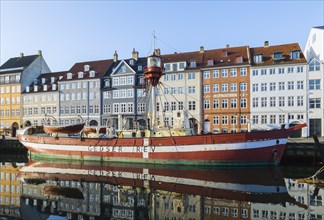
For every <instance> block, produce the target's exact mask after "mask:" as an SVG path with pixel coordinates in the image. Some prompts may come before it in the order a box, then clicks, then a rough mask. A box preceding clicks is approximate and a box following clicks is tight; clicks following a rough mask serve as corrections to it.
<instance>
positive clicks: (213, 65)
mask: <svg viewBox="0 0 324 220" xmlns="http://www.w3.org/2000/svg"><path fill="white" fill-rule="evenodd" d="M249 54H250V53H249V47H247V46H242V47H230V46H229V45H227V46H226V48H222V49H215V50H206V51H204V60H203V66H202V69H201V71H202V75H203V90H202V92H203V97H204V99H203V100H204V103H203V109H204V131H205V132H213V133H228V132H231V133H233V132H234V133H235V132H242V131H247V130H248V129H249V126H248V125H249V119H250V91H249V88H250V65H251V61H250V56H249Z"/></svg>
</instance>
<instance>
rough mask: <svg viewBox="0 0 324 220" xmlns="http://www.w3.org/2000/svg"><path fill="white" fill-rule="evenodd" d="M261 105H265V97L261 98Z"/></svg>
mask: <svg viewBox="0 0 324 220" xmlns="http://www.w3.org/2000/svg"><path fill="white" fill-rule="evenodd" d="M261 107H267V97H262V98H261Z"/></svg>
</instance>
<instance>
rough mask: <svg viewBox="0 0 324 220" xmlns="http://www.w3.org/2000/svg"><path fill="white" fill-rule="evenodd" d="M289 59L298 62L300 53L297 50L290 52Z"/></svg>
mask: <svg viewBox="0 0 324 220" xmlns="http://www.w3.org/2000/svg"><path fill="white" fill-rule="evenodd" d="M290 59H292V60H299V59H300V51H299V50H294V51H291V53H290Z"/></svg>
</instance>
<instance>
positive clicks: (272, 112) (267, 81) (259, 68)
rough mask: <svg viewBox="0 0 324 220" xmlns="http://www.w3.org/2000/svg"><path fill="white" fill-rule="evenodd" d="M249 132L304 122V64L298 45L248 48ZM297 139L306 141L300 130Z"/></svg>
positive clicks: (303, 130)
mask: <svg viewBox="0 0 324 220" xmlns="http://www.w3.org/2000/svg"><path fill="white" fill-rule="evenodd" d="M250 51H251V59H252V67H251V73H250V75H251V87H250V92H251V103H250V105H251V123H252V129H256V130H259V129H269V126H270V128H273V127H275V128H280V127H281V125H283V124H289V126H291V125H293V124H299V123H304V122H307V63H306V59H305V57H304V55H303V52H302V51H301V49H300V47H299V45H298V44H297V43H294V44H283V45H275V46H270V45H269V42H267V41H266V42H265V44H264V46H263V47H256V48H251V49H250ZM295 136H296V137H300V136H302V137H306V136H307V128H303V129H302V130H301V131H300V132H299V133H298V134H295Z"/></svg>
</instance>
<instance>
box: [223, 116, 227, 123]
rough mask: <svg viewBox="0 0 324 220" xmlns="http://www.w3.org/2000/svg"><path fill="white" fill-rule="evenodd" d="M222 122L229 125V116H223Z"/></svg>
mask: <svg viewBox="0 0 324 220" xmlns="http://www.w3.org/2000/svg"><path fill="white" fill-rule="evenodd" d="M222 124H223V125H227V124H228V117H227V116H222Z"/></svg>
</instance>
